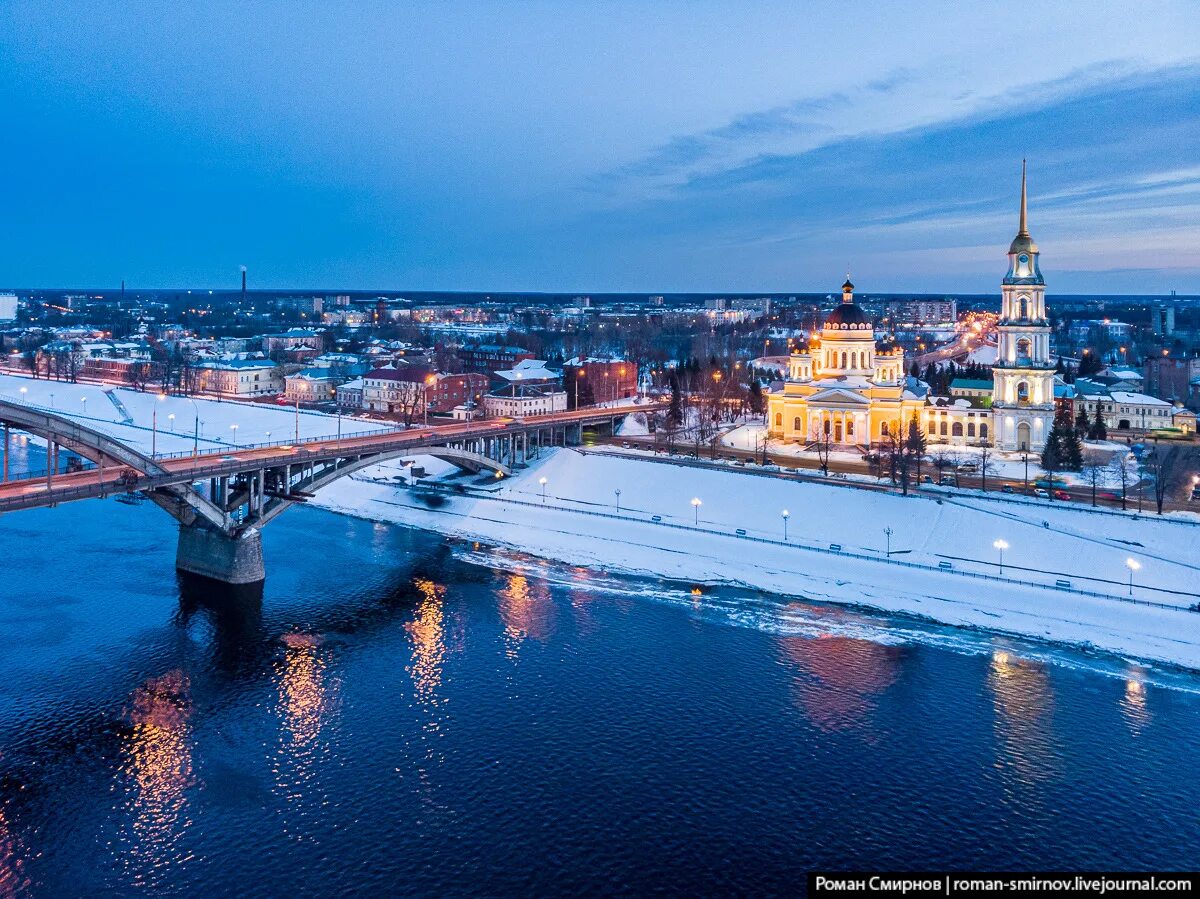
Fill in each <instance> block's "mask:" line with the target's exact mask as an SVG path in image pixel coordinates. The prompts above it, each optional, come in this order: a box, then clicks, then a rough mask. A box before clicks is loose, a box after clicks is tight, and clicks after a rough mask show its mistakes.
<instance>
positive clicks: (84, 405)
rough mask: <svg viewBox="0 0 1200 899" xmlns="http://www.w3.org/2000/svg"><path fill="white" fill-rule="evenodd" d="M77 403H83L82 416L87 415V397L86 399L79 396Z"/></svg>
mask: <svg viewBox="0 0 1200 899" xmlns="http://www.w3.org/2000/svg"><path fill="white" fill-rule="evenodd" d="M79 402H81V403H83V414H84V415H87V397H86V396H81V397H80V398H79Z"/></svg>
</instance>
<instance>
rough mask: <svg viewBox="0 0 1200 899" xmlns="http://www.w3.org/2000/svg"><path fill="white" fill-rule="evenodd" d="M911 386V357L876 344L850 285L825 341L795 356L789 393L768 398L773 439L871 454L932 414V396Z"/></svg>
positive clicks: (783, 391) (885, 344) (832, 314)
mask: <svg viewBox="0 0 1200 899" xmlns="http://www.w3.org/2000/svg"><path fill="white" fill-rule="evenodd" d="M908 380H909V379H908V378H907V377H906V376H905V371H904V350H902V349H901V348H900V347H898V346H896V345H895V344H893V343H891V342H889V341H881V342H877V341H876V340H875V326H874V324H873V323H872V322H871V319H870V318H869V317H868V316H867V313H866V312H864V311H863V308H862V307H861V306H859V305H858V304H857V303H855V302H854V285H853V284H851V283H850V279H849V278H847V279H846V283H845V284H843V285H842V302H841V305H839V306H836V307H834V309H833V311H832V312H830V313H829V315H828V317H827V318H826V319H825V324H824V325H823V326H822V328H821V337H820V339H819V340H813V341H812V342H811V343H810V344H809V346H808V348H807V349H804V350H800V351H798V352H794V353H793V354H792V356H791V358H790V359H789V360H788V372H787V379H786V380H785V381H784V383H783V388H782V389H781V390H778V391H776V392H774V393H771V394H770V395H769V396H768V398H767V415H768V421H769V423H770V424H769V426H768V427H769V431H770V435H771V436H772V437H782V438H783V439H784V440H795V441H798V442H800V443H812V442H816V441H818V440H823V439H825V437H826V436H828V438H829V439H830V440H831V441H832V442H833V443H835V444H845V445H849V446H861V447H869V446H870V445H871V444H872V443H873V442H876V441H879V440H883V439H886V438H887V436H888V434H889V433H896V429H898V428H903V427H904V426H905V423H907V422H908V421H909V420H910V419H911V418H912V417H913V415H919V413H920V412H921V411H922V410H923V409H924V407H925V399H924V396H923V395H922V394H919V393H918V392H916V391H914V390H913V389H910V387H909V383H908ZM914 386H915V385H914Z"/></svg>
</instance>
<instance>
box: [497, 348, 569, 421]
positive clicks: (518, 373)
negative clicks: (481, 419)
mask: <svg viewBox="0 0 1200 899" xmlns="http://www.w3.org/2000/svg"><path fill="white" fill-rule="evenodd" d="M496 377H497V378H499V380H500V382H501V383H502V384H503V386H502V387H499V388H497V389H496V390H494V391H492V392H491V393H489V394H487V395H486V396H485V397H484V398H483V408H484V412H485V414H486V415H487V416H488V417H489V418H526V417H528V416H531V415H548V414H550V413H551V412H565V411H566V410H567V392H566V391H565V390H563V389H562V385H561V383H560V376H559V374H558V372H554V371H551V370H550V369H548V368H546V363H545V362H544V361H542V360H541V359H524V360H522V361H521V362H518V363H517V364H516V365H515V366H513V367H512V368H511V369H505V370H503V371H498V372H496Z"/></svg>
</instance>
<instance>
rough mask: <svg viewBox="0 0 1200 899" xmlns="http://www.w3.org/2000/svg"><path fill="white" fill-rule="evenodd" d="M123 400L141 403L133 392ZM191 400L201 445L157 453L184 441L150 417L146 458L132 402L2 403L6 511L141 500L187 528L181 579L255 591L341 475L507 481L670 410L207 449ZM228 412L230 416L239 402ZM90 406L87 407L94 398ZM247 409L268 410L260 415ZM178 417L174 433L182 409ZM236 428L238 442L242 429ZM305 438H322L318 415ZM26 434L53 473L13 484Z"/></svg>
mask: <svg viewBox="0 0 1200 899" xmlns="http://www.w3.org/2000/svg"><path fill="white" fill-rule="evenodd" d="M59 389H60V392H61V391H62V388H61V387H60V388H59ZM7 392H8V393H11V391H7ZM22 393H24V392H22ZM122 393H123V395H125V396H126V398H127V400H129V401H130V402H132V398H131V397H129V394H130V393H131V392H130V391H122ZM139 396H143V397H144V396H146V395H144V394H142V395H139ZM110 398H111V394H110ZM172 399H174V398H172ZM187 402H189V403H191V404H192V406H193V408H196V409H197V411H196V414H195V435H194V436H193V437H191V438H186V439H185V440H184V442H191V443H192V447H191V449H190V450H178V449H176V450H174V451H169V452H158V448H157V444H158V442H159V440H164V442H167V443H168V445H173V446H176V447H177V446H178V445H179V443H180V435H172V436H173V442H171V441H168V440H167V437H168V435H167V434H166V433H163V432H161V431H160V430H159V419H160V416H159V415H158V412H157V409H153V408H152V412H151V416H152V421H153V425H152V430H151V431H150V443H151V445H150V447H149V451H147V447H146V446H145V436H146V435H145V434H143V433H137V434H136V435H135V436H133V437H131V436H129V435H128V434H126V433H125V431H126V430H127V429H128V426H129V425H130V422H131V420H132V416H131V415H130V413H129V412H128V410H127V409H125V407H124V404H120V406H119V411H118V412H117V416H118V417H117V419H115V422H116V423H114V421H110V420H103V419H97V418H95V417H92V418H89V417H88V416H87V415H86V414H85V411H81V412H79V413H78V414H76V413H74V410H71V411H70V412H68V411H62V410H58V409H51V408H46V407H45V406H43V405H40V404H35V403H31V402H27V401H23V400H18V399H8V398H5V397H3V396H0V425H2V427H3V471H2V476H0V512H12V511H17V510H20V509H30V508H37V507H44V506H55V505H58V504H60V503H65V502H70V501H74V500H84V499H92V498H97V497H105V496H110V495H114V494H128V493H135V492H136V493H140V494H142V495H144V496H146V497H148V498H149V499H150V500H152V501H153V502H154V503H155V504H156V505H158V506H159V507H160V508H161V509H163V510H164V511H166V512H167V513H168V514H170V515H171V516H172V517H174V518H175V519H176V520H178V522H179V525H180V527H179V546H178V551H177V554H176V566H177V567H178V568H179V569H180V570H181V571H184V572H188V573H190V574H194V575H200V576H202V577H206V578H210V579H212V580H216V581H221V582H224V583H227V584H257V583H261V582H262V580H263V579H264V577H265V570H264V566H263V558H262V539H261V530H262V528H263V526H265V525H266V524H267V523H269V522H270V521H271V520H272V519H274V518H275V517H276V516H278V515H279V514H280V513H282V512H283V511H284V510H285V509H287V508H288V507H290V506H291V505H293V504H294V503H297V502H304V501H305V500H306V499H307V498H308V497H310V496H311V495H312V494H313V493H314V492H315V491H317V490H319V489H321V488H322V487H324V486H326V485H327V484H330V483H332V482H333V481H335V480H337V479H338V478H342V477H345V476H346V475H349V474H352V473H353V472H356V471H358V470H360V469H362V468H365V467H367V466H370V465H375V464H376V463H379V462H384V461H386V460H388V459H394V458H398V457H412V456H419V455H424V456H432V457H436V458H438V459H443V460H446V461H448V462H451V463H453V464H454V465H457V466H459V467H460V468H463V469H465V470H467V471H472V472H478V471H482V470H484V469H490V470H492V471H495V472H496V473H497V476H499V477H503V476H506V475H508V474H511V473H512V471H513V470H514V469H515V468H517V467H520V466H522V465H524V464H525V462H526V461H527V460H528V459H529V458H530V457H531V455H533V454H535V453H537V452H538V451H540V449H541V448H542V447H543V446H555V445H562V446H566V445H568V444H570V443H577V442H579V441H580V439H581V437H582V430H583V428H584V426H588V425H615V423H616V421H617V420H618V419H620V418H622V417H624V416H625V415H627V414H629V413H630V412H635V411H652V410H654V409H657V408H661V406H660V404H654V403H646V404H642V405H638V406H622V407H616V408H606V407H597V408H588V409H581V410H577V411H569V412H559V413H553V414H549V415H541V416H536V417H530V418H524V419H509V418H500V419H480V420H473V421H459V422H454V423H452V424H445V425H440V426H413V427H410V428H407V429H399V428H393V427H388V426H381V425H379V424H378V423H371V426H372V428H373V429H372V430H368V431H358V432H353V433H343V421H342V419H341V417H339V416H333V415H328V416H321V417H320V418H323V419H327V421H325V422H322V423H323V424H327V425H328V427H329V430H330V431H331V432H334V433H330V434H326V435H321V436H305V435H302V434H301V431H300V426H299V423H298V422H299V413H297V425H296V428H295V431H294V432H293V434H292V439H290V440H285V441H284V440H276V441H270V440H268V441H266V442H260V443H254V444H250V445H237V444H236V439H234V441H233V442H220V441H214V440H213V439H211V438H210V439H209V440H206V441H205V442H204V444H203V445H202V444H201V441H200V438H199V428H200V420H201V419H200V415H201V413H200V411H199V407H198V406H196V404H197V403H198V402H199V403H206V402H208V401H197V400H191V399H188V400H187ZM106 405H107V403H106ZM112 405H113V407H114V408H116V407H117V406H118V404H117V403H115V402H114V403H113V404H112ZM214 405H216V404H214ZM220 405H223V406H224V409H225V410H228V409H229V408H230V407H235V408H237V407H240V406H241V404H233V403H224V404H220ZM83 406H84V407H85V409H86V400H85V402H84V403H83ZM243 408H246V409H248V410H252V411H259V407H253V406H248V407H243ZM268 411H270V412H272V413H274V414H276V415H278V414H279V413H280V411H282V414H283V415H285V416H286V415H288V412H287V410H271V409H269V407H268ZM165 417H166V416H163V418H165ZM170 418H171V419H172V426H173V421H174V418H175V415H174V413H172V414H171V415H170ZM351 421H356V420H354V419H351ZM335 425H336V431H335ZM230 427H232V428H233V429H234V434H236V428H237V425H236V424H234V425H231V426H230ZM145 430H146V429H145V428H142V429H141V431H145ZM306 430H307V431H309V432H311V431H312V430H313V422H312V416H311V414H308V416H307V420H306ZM21 433H24V434H31V435H34V436H36V437H38V438H41V439H42V440H44V441H45V442H46V453H47V464H46V467H45V470H44V471H41V472H24V473H23V474H22V475H20V476H16V477H10V459H11V456H12V450H13V441H14V439H16V435H18V434H21ZM270 433H271V432H270V431H267V434H268V435H270ZM64 451H65V452H66V453H69V454H74V456H75V457H78V458H79V459H81V460H86V463H87V464H85V465H84V466H83V467H78V466H75V468H76V470H70V471H64V470H63V466H62V465H61V464H60V456H61V455H62V454H63V453H64Z"/></svg>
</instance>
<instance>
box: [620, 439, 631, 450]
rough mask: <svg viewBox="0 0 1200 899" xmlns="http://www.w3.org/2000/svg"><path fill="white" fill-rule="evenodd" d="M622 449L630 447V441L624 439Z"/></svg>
mask: <svg viewBox="0 0 1200 899" xmlns="http://www.w3.org/2000/svg"><path fill="white" fill-rule="evenodd" d="M621 449H629V441H628V440H625V441H622V443H621Z"/></svg>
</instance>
